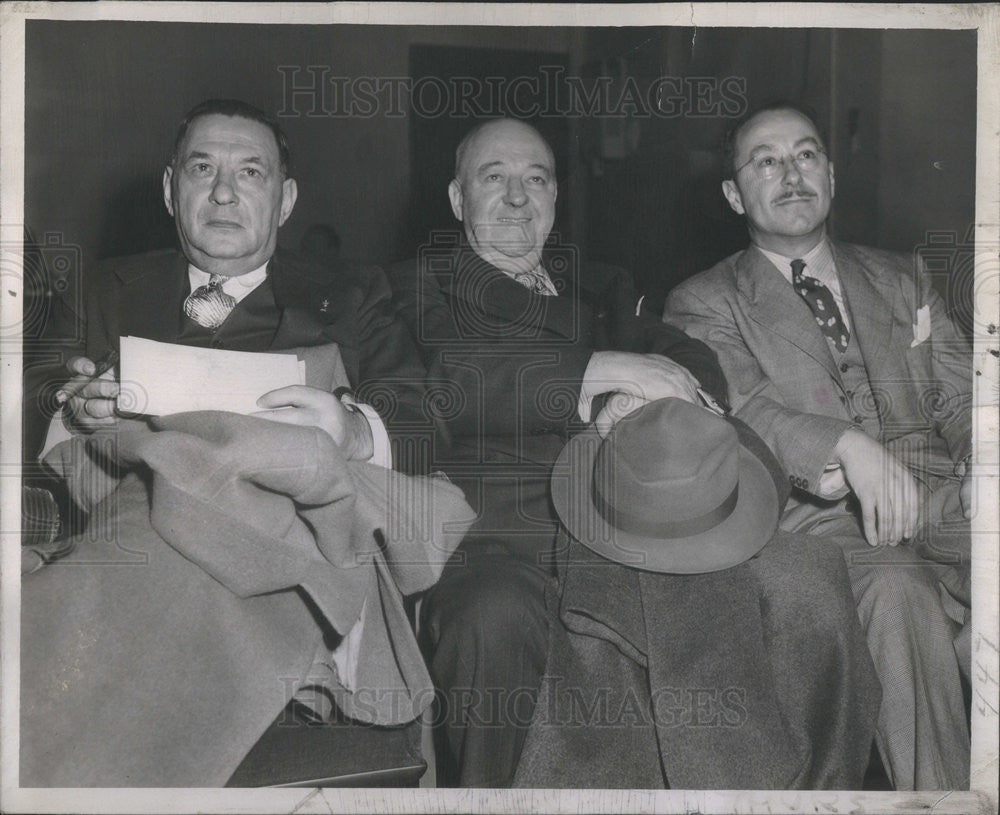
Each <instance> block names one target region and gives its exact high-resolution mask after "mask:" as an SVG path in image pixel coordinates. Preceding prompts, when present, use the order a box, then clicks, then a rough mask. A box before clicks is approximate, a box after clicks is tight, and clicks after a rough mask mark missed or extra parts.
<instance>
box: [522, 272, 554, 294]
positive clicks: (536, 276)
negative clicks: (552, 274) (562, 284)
mask: <svg viewBox="0 0 1000 815" xmlns="http://www.w3.org/2000/svg"><path fill="white" fill-rule="evenodd" d="M540 268H541V267H539V269H540ZM539 269H535V270H534V271H530V272H514V273H513V277H514V280H516V281H517V282H518V283H520V284H521V285H522V286H524V287H525V288H527V289H530V290H531V291H533V292H534V293H535V294H541V295H543V296H546V297H551V296H552V295H553V294H554V293H555V292H553V291H552V289H551V288H549V284H548V280H546V279H545V273H544V272H542V271H539Z"/></svg>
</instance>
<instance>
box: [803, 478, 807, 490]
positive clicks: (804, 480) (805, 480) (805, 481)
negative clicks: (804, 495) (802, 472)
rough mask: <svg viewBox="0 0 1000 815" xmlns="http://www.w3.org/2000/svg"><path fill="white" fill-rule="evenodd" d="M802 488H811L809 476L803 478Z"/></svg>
mask: <svg viewBox="0 0 1000 815" xmlns="http://www.w3.org/2000/svg"><path fill="white" fill-rule="evenodd" d="M802 489H804V490H807V489H809V479H808V478H803V479H802Z"/></svg>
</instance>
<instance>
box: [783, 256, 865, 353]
mask: <svg viewBox="0 0 1000 815" xmlns="http://www.w3.org/2000/svg"><path fill="white" fill-rule="evenodd" d="M805 267H806V263H805V261H804V260H799V259H798V258H796V259H795V260H793V261H792V286H793V287H794V288H795V291H796V292H798V293H799V295H800V296H801V297H802V299H803V300H805V301H806V303H807V304H808V306H809V308H810V309H812V313H813V316H814V317H815V318H816V325H818V326H819V330H820V331H822V332H823V336H825V337H826V338H827V339H829V340H830V341H831V342H832V343H833V344H834V345H835V346H837V350H838V351H840V353H842V354H843V353H844V351H846V350H847V343H849V342H850V341H851V332H850V331H848V329H847V326H846V325H844V318H843V317H842V316H841V314H840V309H839V308H837V301H836V300H834V299H833V294H832V293H831V292H830V290H829V289H828V288H827V287H826V286H824V285H823V284H822V283H820V282H819V281H818V280H817V279H816V278H815V277H809V276H808V275H804V274H802V270H803V269H804V268H805Z"/></svg>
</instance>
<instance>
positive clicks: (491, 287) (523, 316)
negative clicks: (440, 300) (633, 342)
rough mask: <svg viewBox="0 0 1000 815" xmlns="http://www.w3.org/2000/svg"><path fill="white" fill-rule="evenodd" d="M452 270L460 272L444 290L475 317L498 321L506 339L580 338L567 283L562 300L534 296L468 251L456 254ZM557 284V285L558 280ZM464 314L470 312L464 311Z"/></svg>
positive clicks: (560, 295)
mask: <svg viewBox="0 0 1000 815" xmlns="http://www.w3.org/2000/svg"><path fill="white" fill-rule="evenodd" d="M452 268H454V269H456V270H457V271H456V273H455V274H452V275H451V276H450V277H448V278H446V279H444V280H442V289H443V290H444V291H445V293H446V294H448V295H450V296H451V297H454V298H457V299H459V300H463V301H465V302H466V303H468V304H469V305H471V306H472V308H473V311H472V312H471V313H473V314H474V313H476V312H483V313H485V314H487V315H489V316H490V317H492V318H494V319H495V323H496V326H497V327H498V331H501V332H502V338H504V339H514V338H526V337H529V336H530V337H536V336H537V335H538V334H539V332H540V331H549V332H553V333H555V334H559V335H561V336H563V337H566V338H568V339H575V338H576V336H577V333H578V325H579V321H578V319H577V317H578V315H577V310H576V307H575V298H574V297H573V296H572V294H573V292H572V291H569V290H568V289H567V287H566V284H565V282H564V283H563V284H562V286H561V288H560V294H559V296H558V297H548V296H541V295H537V294H534V293H532V292H531V291H530V290H529V289H528V288H526V287H525V286H522V285H521V284H520V283H518V282H516V281H515V280H513V279H512V278H510V277H508V276H507V275H505V274H504V273H503V272H501V271H500V270H499V269H497V268H495V267H494V266H491V265H490V264H489V263H487V262H486V261H484V260H483V259H482V258H480V257H479V256H478V255H476V253H475V252H473V251H472V250H471V249H468V248H462V249H459V250H457V251H456V255H455V263H454V264H453V267H452ZM553 282H557V281H556V278H555V276H553ZM557 286H558V283H557ZM460 313H469V312H468V310H467V309H464V310H462V312H460ZM474 319H478V318H474Z"/></svg>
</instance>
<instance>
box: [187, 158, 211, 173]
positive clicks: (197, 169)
mask: <svg viewBox="0 0 1000 815" xmlns="http://www.w3.org/2000/svg"><path fill="white" fill-rule="evenodd" d="M191 172H192V173H194V174H195V175H208V174H209V173H211V172H212V165H211V164H206V163H205V162H204V161H199V162H198V163H197V164H193V165H191Z"/></svg>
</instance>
